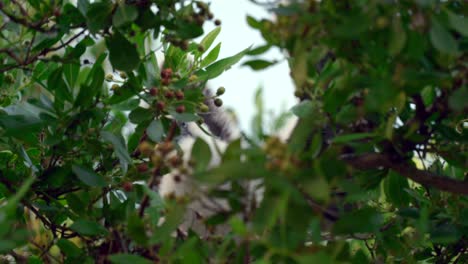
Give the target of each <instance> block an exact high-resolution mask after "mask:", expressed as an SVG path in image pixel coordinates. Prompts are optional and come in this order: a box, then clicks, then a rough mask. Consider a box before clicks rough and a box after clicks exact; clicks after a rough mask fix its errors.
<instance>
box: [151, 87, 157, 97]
mask: <svg viewBox="0 0 468 264" xmlns="http://www.w3.org/2000/svg"><path fill="white" fill-rule="evenodd" d="M149 92H150V94H151V95H152V96H156V95H158V93H159V90H158V88H156V87H153V88H151V89H150V90H149Z"/></svg>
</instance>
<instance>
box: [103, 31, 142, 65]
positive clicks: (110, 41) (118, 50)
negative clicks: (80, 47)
mask: <svg viewBox="0 0 468 264" xmlns="http://www.w3.org/2000/svg"><path fill="white" fill-rule="evenodd" d="M106 45H107V48H108V49H109V60H110V62H111V64H112V67H114V68H115V69H117V70H121V71H132V70H133V69H135V68H136V67H137V66H138V64H139V63H140V57H139V55H138V51H137V49H136V47H135V46H134V45H133V44H132V43H130V41H128V40H127V39H126V38H125V37H124V36H123V35H122V34H120V33H119V32H118V31H115V33H114V34H113V35H112V36H111V37H107V38H106Z"/></svg>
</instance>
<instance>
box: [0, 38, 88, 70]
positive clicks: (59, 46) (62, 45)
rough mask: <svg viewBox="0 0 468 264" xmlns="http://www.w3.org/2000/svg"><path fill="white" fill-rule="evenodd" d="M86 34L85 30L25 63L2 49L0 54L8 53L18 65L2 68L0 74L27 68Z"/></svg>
mask: <svg viewBox="0 0 468 264" xmlns="http://www.w3.org/2000/svg"><path fill="white" fill-rule="evenodd" d="M85 32H86V29H83V30H81V31H80V32H79V33H77V34H76V35H74V36H73V37H71V38H70V39H68V40H67V41H65V42H63V43H62V44H60V45H58V46H55V47H51V48H46V49H43V50H42V51H40V52H38V53H37V54H35V55H34V56H31V57H29V56H27V58H26V59H25V60H24V61H20V60H19V59H15V57H12V55H11V51H10V50H9V49H2V50H0V52H5V53H7V54H8V55H9V56H10V57H12V58H13V59H15V61H17V64H15V65H10V66H7V67H4V68H1V69H0V73H1V72H6V71H8V70H11V69H15V68H21V67H24V66H27V65H29V64H31V63H34V62H35V61H37V60H38V59H39V57H40V56H45V55H47V54H48V53H50V52H53V51H57V50H60V49H62V48H64V47H65V46H67V45H69V44H70V43H71V42H73V41H74V40H76V39H77V38H78V37H80V36H81V35H83V34H84V33H85ZM13 55H14V54H13Z"/></svg>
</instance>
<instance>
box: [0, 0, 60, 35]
mask: <svg viewBox="0 0 468 264" xmlns="http://www.w3.org/2000/svg"><path fill="white" fill-rule="evenodd" d="M0 11H1V12H2V13H3V14H5V15H6V16H7V17H8V18H9V19H10V20H11V21H13V22H15V23H16V24H20V25H22V26H24V27H27V28H30V29H33V30H35V31H39V32H42V33H50V32H53V31H55V30H56V28H54V27H52V28H50V29H44V28H42V26H43V25H44V24H45V23H44V22H43V21H40V22H38V23H31V22H30V21H28V20H26V19H25V18H22V17H17V16H15V15H13V14H11V13H9V12H8V11H6V10H5V8H4V6H3V4H0Z"/></svg>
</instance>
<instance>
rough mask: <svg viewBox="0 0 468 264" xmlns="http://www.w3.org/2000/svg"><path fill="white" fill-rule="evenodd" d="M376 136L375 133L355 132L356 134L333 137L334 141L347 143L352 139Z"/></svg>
mask: <svg viewBox="0 0 468 264" xmlns="http://www.w3.org/2000/svg"><path fill="white" fill-rule="evenodd" d="M374 136H375V135H374V134H372V133H354V134H346V135H339V136H336V137H335V138H333V143H347V142H350V141H356V140H361V139H366V138H372V137H374Z"/></svg>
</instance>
